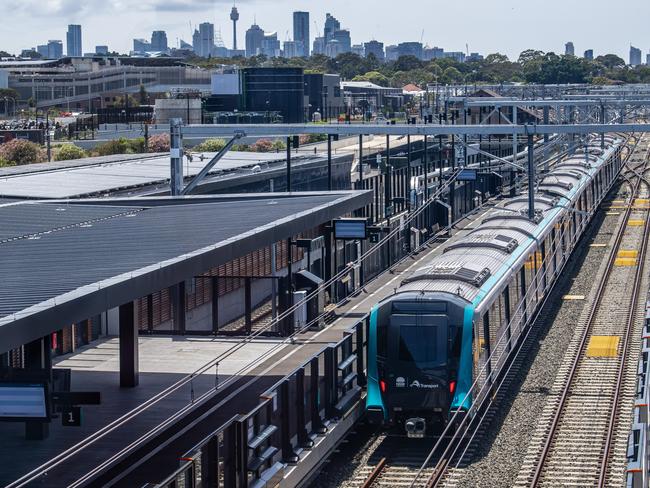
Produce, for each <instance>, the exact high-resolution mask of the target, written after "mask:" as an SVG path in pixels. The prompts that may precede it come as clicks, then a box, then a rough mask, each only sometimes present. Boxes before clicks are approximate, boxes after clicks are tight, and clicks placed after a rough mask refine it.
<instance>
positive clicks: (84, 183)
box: [0, 151, 324, 199]
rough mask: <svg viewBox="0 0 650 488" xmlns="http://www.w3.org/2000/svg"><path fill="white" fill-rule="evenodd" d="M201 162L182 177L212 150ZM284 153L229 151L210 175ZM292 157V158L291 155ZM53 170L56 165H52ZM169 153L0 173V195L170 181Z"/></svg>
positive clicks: (89, 192) (37, 195)
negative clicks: (47, 168)
mask: <svg viewBox="0 0 650 488" xmlns="http://www.w3.org/2000/svg"><path fill="white" fill-rule="evenodd" d="M204 155H205V158H204V160H203V161H201V160H200V159H199V158H198V157H196V156H194V158H193V161H192V162H189V161H187V159H185V161H184V162H183V173H184V175H185V176H192V175H196V174H198V172H199V171H201V169H202V168H203V167H204V166H205V165H206V164H207V162H208V161H209V160H210V159H211V158H212V157H213V156H214V153H204ZM313 158H322V159H324V156H323V155H318V154H317V155H316V156H314V155H300V156H295V162H296V163H300V162H302V161H305V160H311V159H313ZM285 159H286V155H285V154H284V153H282V152H280V153H252V152H232V151H231V152H229V153H228V154H226V156H224V158H223V159H221V160H220V161H219V162H218V163H217V164H216V166H215V167H214V168H213V169H212V171H210V173H209V174H211V175H216V174H218V173H221V172H224V173H227V172H232V171H235V170H238V169H243V168H253V167H254V166H256V165H261V166H264V165H265V164H268V163H270V164H272V163H280V162H281V161H284V160H285ZM292 160H294V158H292ZM53 169H55V167H53ZM169 175H170V167H169V156H161V157H159V158H151V157H150V156H143V157H142V158H140V159H135V160H133V159H132V160H127V161H119V162H106V163H102V162H101V161H100V162H95V161H93V163H92V164H85V165H81V166H77V167H69V166H64V167H62V168H59V169H55V170H53V171H40V172H36V173H30V174H13V175H8V174H7V175H5V177H1V176H0V197H14V198H32V199H46V198H51V199H63V198H75V197H83V196H94V195H101V194H104V193H108V192H112V191H117V190H121V189H127V188H133V187H139V186H144V185H151V184H154V183H157V182H160V183H162V182H165V181H167V180H169Z"/></svg>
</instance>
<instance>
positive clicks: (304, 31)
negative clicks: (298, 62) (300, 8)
mask: <svg viewBox="0 0 650 488" xmlns="http://www.w3.org/2000/svg"><path fill="white" fill-rule="evenodd" d="M293 40H294V41H297V42H300V43H301V45H302V50H301V52H300V54H299V55H298V56H303V57H308V56H309V12H294V13H293Z"/></svg>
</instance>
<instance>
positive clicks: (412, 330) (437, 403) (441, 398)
mask: <svg viewBox="0 0 650 488" xmlns="http://www.w3.org/2000/svg"><path fill="white" fill-rule="evenodd" d="M390 325H391V327H390V329H391V336H390V337H389V344H388V349H389V357H390V359H389V361H388V363H389V366H388V367H387V369H388V371H387V373H388V378H389V380H388V383H389V385H391V386H392V387H394V390H393V392H394V395H391V397H392V398H394V399H395V400H396V401H398V402H400V403H403V406H404V407H408V408H409V409H417V408H427V409H428V408H434V409H435V408H441V409H446V408H448V405H449V400H450V395H448V394H447V391H448V389H449V388H450V385H449V372H448V366H449V364H448V331H449V321H448V319H447V316H446V315H442V314H440V315H438V314H429V313H395V311H394V312H393V313H392V315H391V317H390Z"/></svg>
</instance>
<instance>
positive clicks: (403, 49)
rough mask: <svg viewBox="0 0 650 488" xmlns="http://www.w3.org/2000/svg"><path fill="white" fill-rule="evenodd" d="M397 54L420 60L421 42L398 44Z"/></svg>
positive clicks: (421, 55) (421, 54)
mask: <svg viewBox="0 0 650 488" xmlns="http://www.w3.org/2000/svg"><path fill="white" fill-rule="evenodd" d="M397 52H398V54H399V55H400V56H415V57H416V58H418V59H422V57H423V52H422V43H421V42H400V43H399V44H398V45H397Z"/></svg>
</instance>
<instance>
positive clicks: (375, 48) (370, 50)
mask: <svg viewBox="0 0 650 488" xmlns="http://www.w3.org/2000/svg"><path fill="white" fill-rule="evenodd" d="M363 47H364V48H365V52H366V57H368V56H370V55H371V54H372V55H374V56H375V58H377V60H378V61H383V60H384V43H383V42H379V41H370V42H366V43H365V44H364V45H363Z"/></svg>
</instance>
